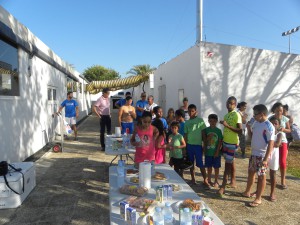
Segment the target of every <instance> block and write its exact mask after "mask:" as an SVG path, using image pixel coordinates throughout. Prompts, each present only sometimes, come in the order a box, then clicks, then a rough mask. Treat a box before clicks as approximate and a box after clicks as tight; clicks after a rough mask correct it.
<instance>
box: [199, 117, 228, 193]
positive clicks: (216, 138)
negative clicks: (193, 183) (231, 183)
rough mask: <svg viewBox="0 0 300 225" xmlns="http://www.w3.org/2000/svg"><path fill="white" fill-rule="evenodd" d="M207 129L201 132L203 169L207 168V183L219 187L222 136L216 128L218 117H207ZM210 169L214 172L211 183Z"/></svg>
mask: <svg viewBox="0 0 300 225" xmlns="http://www.w3.org/2000/svg"><path fill="white" fill-rule="evenodd" d="M208 122H209V125H210V126H209V127H207V128H205V129H204V130H203V131H202V140H203V150H204V154H205V167H206V168H207V177H208V183H209V184H210V185H211V186H213V187H216V188H218V187H219V182H218V178H219V168H220V167H221V148H222V140H223V135H222V131H221V129H219V128H218V127H217V122H218V116H217V115H216V114H210V115H209V116H208ZM212 168H214V170H215V182H214V183H212V182H211V174H212Z"/></svg>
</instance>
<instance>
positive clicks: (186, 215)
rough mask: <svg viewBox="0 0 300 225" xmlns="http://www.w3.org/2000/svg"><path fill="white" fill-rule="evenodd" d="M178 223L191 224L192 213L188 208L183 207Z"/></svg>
mask: <svg viewBox="0 0 300 225" xmlns="http://www.w3.org/2000/svg"><path fill="white" fill-rule="evenodd" d="M180 225H192V214H191V211H190V209H189V208H184V209H183V211H182V215H181V217H180Z"/></svg>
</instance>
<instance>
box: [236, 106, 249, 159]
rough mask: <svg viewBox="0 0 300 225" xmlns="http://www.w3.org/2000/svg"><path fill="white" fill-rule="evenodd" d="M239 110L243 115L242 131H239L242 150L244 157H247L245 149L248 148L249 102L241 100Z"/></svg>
mask: <svg viewBox="0 0 300 225" xmlns="http://www.w3.org/2000/svg"><path fill="white" fill-rule="evenodd" d="M237 108H238V112H239V113H240V115H241V117H242V133H239V139H240V143H239V145H240V148H241V151H242V158H245V150H246V123H247V117H248V114H247V113H246V108H247V102H240V103H238V105H237Z"/></svg>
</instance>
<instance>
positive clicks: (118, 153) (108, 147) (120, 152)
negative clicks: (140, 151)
mask: <svg viewBox="0 0 300 225" xmlns="http://www.w3.org/2000/svg"><path fill="white" fill-rule="evenodd" d="M114 138H115V135H106V137H105V155H113V156H115V157H114V158H113V160H112V161H111V162H110V166H111V165H112V163H113V162H114V161H115V159H116V158H118V157H120V159H123V156H125V157H126V159H127V160H128V158H130V159H131V160H132V161H133V158H132V157H131V156H130V155H129V154H134V153H135V148H134V147H133V146H131V145H130V146H129V148H127V149H125V148H124V147H122V148H119V149H117V150H113V148H112V139H114Z"/></svg>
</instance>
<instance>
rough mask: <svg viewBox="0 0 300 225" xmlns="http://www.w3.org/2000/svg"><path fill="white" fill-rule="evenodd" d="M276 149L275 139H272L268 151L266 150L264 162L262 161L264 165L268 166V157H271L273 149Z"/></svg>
mask: <svg viewBox="0 0 300 225" xmlns="http://www.w3.org/2000/svg"><path fill="white" fill-rule="evenodd" d="M273 149H274V141H273V140H270V141H269V143H268V148H267V152H266V155H265V157H264V159H263V162H262V165H263V166H264V167H267V166H268V159H269V157H270V154H271V152H272V151H273Z"/></svg>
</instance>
